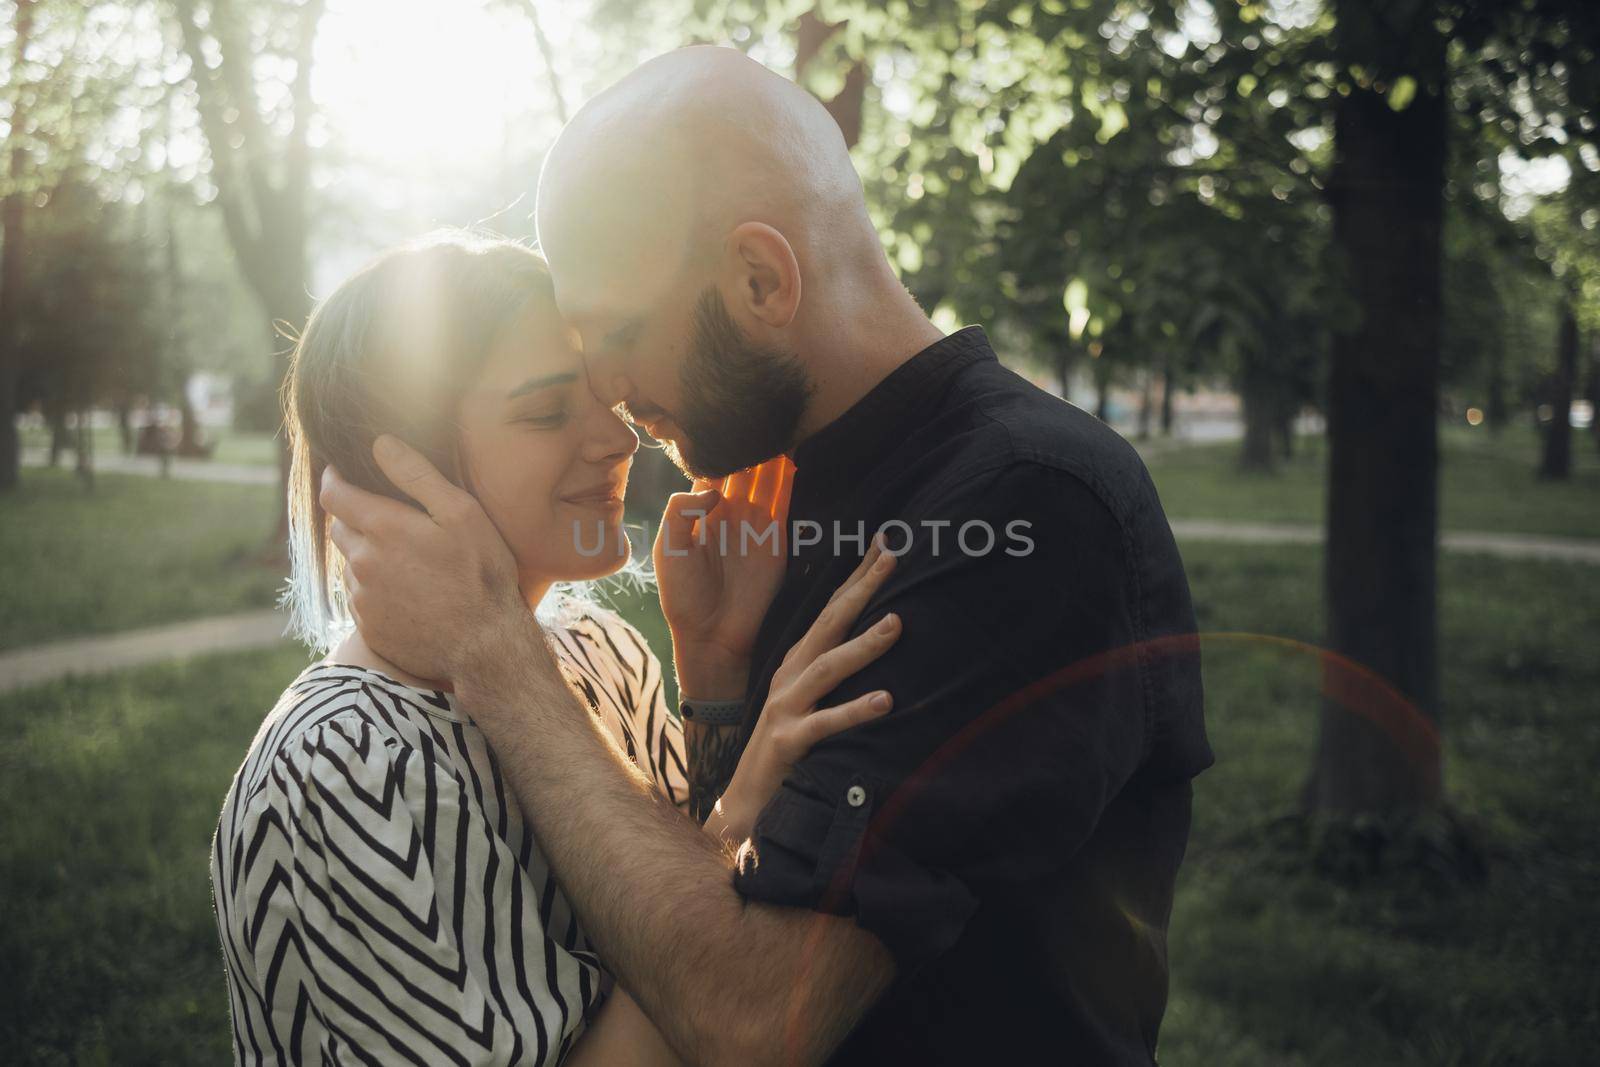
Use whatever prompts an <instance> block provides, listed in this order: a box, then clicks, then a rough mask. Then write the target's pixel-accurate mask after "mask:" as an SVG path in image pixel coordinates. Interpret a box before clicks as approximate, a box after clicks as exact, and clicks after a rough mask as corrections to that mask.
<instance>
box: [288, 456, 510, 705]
mask: <svg viewBox="0 0 1600 1067" xmlns="http://www.w3.org/2000/svg"><path fill="white" fill-rule="evenodd" d="M372 455H373V458H374V459H376V460H377V463H378V466H379V467H380V468H381V469H382V470H383V473H384V474H385V475H387V476H388V478H389V480H390V481H391V482H393V483H394V484H395V486H396V487H397V488H398V489H400V490H401V491H402V492H404V493H405V494H406V495H407V496H409V497H411V498H412V499H413V500H415V501H416V502H417V503H418V504H419V505H421V510H418V509H417V508H413V507H410V506H408V505H406V504H403V503H401V502H400V501H397V500H391V499H389V498H388V497H383V496H379V495H377V494H376V493H369V492H366V491H364V490H361V489H357V488H356V487H355V486H353V485H351V484H350V483H349V482H347V481H345V480H344V479H343V478H341V477H340V476H339V473H338V472H337V471H335V470H334V469H333V468H332V467H329V468H328V469H327V470H326V471H325V472H324V474H323V477H322V492H321V494H320V497H319V499H320V501H321V503H322V507H323V509H324V510H326V511H327V512H328V514H329V515H330V516H331V517H332V523H331V526H330V530H329V533H330V536H331V537H332V538H333V543H334V544H335V545H337V546H338V549H339V551H340V552H341V553H342V554H343V555H344V558H345V563H346V567H345V585H346V588H347V589H348V590H349V594H350V605H351V611H352V612H353V613H354V614H355V616H356V618H357V619H358V620H359V622H360V625H361V636H362V637H363V638H364V639H365V640H366V642H367V644H368V646H370V647H371V648H372V650H373V651H374V652H376V653H377V654H378V655H380V656H382V657H384V658H385V659H387V660H389V661H390V662H391V663H393V664H394V665H395V666H397V667H399V668H400V669H401V670H404V671H407V672H409V673H411V674H414V675H416V676H417V677H419V678H428V679H432V680H435V681H443V682H455V681H456V680H458V679H460V678H461V677H462V675H463V674H464V673H465V672H467V671H469V670H471V669H472V665H473V664H474V663H475V662H477V661H478V660H479V659H480V658H481V657H482V656H484V655H486V654H491V653H489V652H488V650H489V649H491V648H493V647H495V646H496V644H497V643H498V642H500V641H502V639H503V638H504V637H506V636H507V635H509V634H513V633H515V632H517V630H518V629H520V630H521V631H522V632H524V633H530V632H533V620H532V617H531V613H530V611H529V608H528V605H527V603H526V602H525V601H524V600H523V599H522V594H521V592H520V591H519V590H518V587H517V567H516V561H515V560H514V559H513V558H512V556H511V550H510V549H508V548H507V547H506V543H505V541H504V540H503V539H502V538H501V537H500V534H499V532H498V531H497V530H496V529H495V527H494V523H492V522H491V521H490V520H489V516H488V515H486V514H485V513H484V511H483V508H481V507H480V506H479V505H478V502H477V500H475V499H474V498H473V497H472V494H470V493H468V492H466V491H465V490H463V489H460V488H458V487H456V486H454V485H452V484H450V482H449V481H448V480H447V479H446V478H445V477H444V476H443V475H442V474H440V473H439V472H438V471H437V470H435V469H434V467H433V465H432V464H431V463H429V462H428V461H427V460H426V459H424V458H423V457H422V456H421V455H419V454H418V453H417V452H416V451H415V450H414V449H412V448H410V447H408V446H407V445H405V444H403V443H402V442H401V441H399V440H398V439H397V438H394V437H390V436H387V435H385V436H382V437H379V438H378V439H377V441H375V442H373V446H372Z"/></svg>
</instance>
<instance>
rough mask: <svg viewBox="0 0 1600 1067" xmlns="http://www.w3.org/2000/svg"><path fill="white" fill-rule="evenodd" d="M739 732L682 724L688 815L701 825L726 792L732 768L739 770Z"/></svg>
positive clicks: (729, 729) (692, 722)
mask: <svg viewBox="0 0 1600 1067" xmlns="http://www.w3.org/2000/svg"><path fill="white" fill-rule="evenodd" d="M739 737H740V728H739V727H738V726H707V725H706V724H705V723H699V722H694V721H693V720H691V721H689V722H686V723H684V724H683V748H684V754H685V759H686V760H687V762H688V764H689V768H688V773H689V814H690V815H692V816H693V817H694V821H695V822H699V823H703V822H705V821H706V817H707V816H708V815H710V814H711V809H712V808H714V807H716V805H717V799H718V798H719V797H721V796H722V794H723V793H725V792H727V791H728V783H729V782H730V781H732V780H733V771H734V768H736V767H738V766H739V752H740V749H741V747H742V746H741V745H740V744H739Z"/></svg>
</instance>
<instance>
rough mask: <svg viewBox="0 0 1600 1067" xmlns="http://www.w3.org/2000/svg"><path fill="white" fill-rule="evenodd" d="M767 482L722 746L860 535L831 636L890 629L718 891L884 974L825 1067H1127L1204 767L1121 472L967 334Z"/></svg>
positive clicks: (1160, 582)
mask: <svg viewBox="0 0 1600 1067" xmlns="http://www.w3.org/2000/svg"><path fill="white" fill-rule="evenodd" d="M793 458H794V462H795V467H796V474H795V481H794V488H793V497H792V500H791V505H790V521H791V550H792V554H791V558H790V560H789V565H788V572H787V575H786V577H785V580H784V583H783V586H782V588H781V589H780V590H779V592H778V595H777V598H776V599H775V601H774V602H773V605H772V608H771V610H770V611H769V612H768V614H767V616H766V619H765V621H764V622H763V624H762V628H761V632H760V634H759V636H758V638H757V642H756V652H755V656H756V658H755V661H754V662H755V669H754V671H753V672H752V679H751V689H750V692H749V694H748V714H747V720H746V732H747V736H748V731H749V730H750V729H752V728H753V727H754V715H755V710H756V709H759V708H760V707H761V706H762V704H763V703H764V702H765V699H766V694H767V689H768V686H769V685H770V684H771V680H772V675H773V672H774V671H775V670H776V669H777V667H778V664H779V661H780V660H781V659H782V657H783V654H784V652H785V651H787V650H788V649H789V647H790V646H792V645H793V644H794V643H795V642H796V641H797V640H799V638H800V636H801V635H802V634H803V633H804V632H805V630H806V629H807V628H808V627H809V626H810V625H811V623H812V621H813V620H814V619H815V618H816V616H817V614H818V612H819V611H820V610H821V608H822V606H823V604H824V603H825V602H826V601H827V599H828V597H829V596H830V595H831V594H832V593H833V591H834V590H835V589H836V588H838V586H839V585H840V583H842V582H843V581H844V579H845V578H846V577H847V576H848V575H849V574H850V572H851V571H852V570H853V569H854V567H855V565H856V563H857V562H858V561H859V560H860V558H861V554H862V552H863V551H864V549H865V547H866V544H867V541H868V539H869V538H870V537H871V535H872V533H873V532H874V531H876V530H879V529H883V530H884V532H885V535H886V537H887V538H888V543H889V547H890V549H891V550H893V551H895V552H896V553H897V554H898V555H900V559H899V561H898V564H897V566H896V569H895V571H894V573H893V574H892V575H891V576H890V578H889V580H888V582H887V583H886V584H885V586H884V588H883V589H882V590H881V591H880V592H879V594H878V595H877V596H876V597H875V598H874V601H873V603H872V604H870V605H869V606H868V608H867V610H866V611H865V612H864V613H863V614H862V616H861V619H860V620H859V622H858V623H857V624H856V629H855V631H854V633H859V632H861V631H862V630H865V629H866V628H867V627H869V626H871V625H872V624H873V623H875V622H876V621H877V620H878V619H880V618H881V617H882V616H883V615H884V614H885V613H887V612H889V611H895V612H898V613H899V614H900V617H901V619H902V621H903V627H904V628H903V631H902V634H901V637H900V639H899V641H898V643H897V644H896V645H895V647H894V648H893V649H892V650H891V651H890V652H889V653H888V654H887V655H886V656H884V657H883V658H882V659H880V660H879V661H878V662H876V663H874V664H872V665H871V666H869V667H868V668H867V669H865V670H864V671H862V672H861V673H860V674H858V675H856V676H855V677H853V678H851V679H850V680H849V681H848V682H846V683H845V684H844V685H843V686H841V687H840V688H839V689H838V690H837V691H836V692H835V693H834V694H833V695H832V696H831V697H830V698H829V699H828V700H826V701H824V702H823V706H831V705H832V704H835V703H839V702H842V701H844V700H847V699H850V698H851V697H854V696H857V695H860V694H862V693H865V692H869V691H871V690H874V689H879V688H883V689H888V690H889V691H890V692H891V693H893V694H894V700H895V704H894V708H893V710H892V711H891V712H890V713H889V714H888V715H886V716H885V717H883V718H881V719H877V720H874V721H872V722H870V723H867V724H866V725H864V726H861V727H858V728H856V729H853V730H849V731H846V732H845V733H843V734H839V735H837V736H835V737H833V738H830V739H828V740H827V741H825V742H823V743H822V744H819V745H818V746H816V748H815V749H813V750H812V752H811V753H810V755H809V756H807V757H806V758H805V759H804V760H803V761H802V762H801V763H800V764H799V765H798V766H797V767H796V769H795V771H794V773H793V774H792V775H791V776H790V777H789V779H788V780H787V781H785V783H784V785H783V788H782V789H781V790H780V791H779V793H778V794H777V796H775V797H774V798H773V800H772V802H771V803H770V804H769V805H768V806H767V808H766V809H765V810H764V811H763V812H762V813H761V817H760V819H759V821H758V822H757V825H756V831H755V835H754V838H753V842H754V849H753V855H752V856H750V857H748V858H747V860H746V862H745V863H744V864H743V865H742V866H741V869H740V871H739V872H738V873H737V874H736V876H735V884H736V886H737V888H738V889H739V891H740V892H741V893H742V894H744V895H745V896H746V897H747V898H749V899H753V900H762V901H768V902H772V903H778V904H786V905H794V906H800V907H809V908H812V909H815V910H819V911H824V912H830V913H835V914H841V915H850V916H853V917H854V918H855V920H856V922H857V923H859V924H860V925H861V926H862V927H863V928H864V929H866V930H869V931H871V932H872V933H873V934H874V935H876V936H877V937H878V938H879V939H880V940H881V941H882V942H883V943H884V944H885V945H886V946H887V947H888V948H889V950H890V951H891V952H892V953H893V955H894V957H895V961H896V965H897V977H896V980H895V983H894V985H893V986H892V987H891V988H890V990H889V991H888V992H887V993H886V994H885V996H884V997H883V998H882V999H881V1000H880V1001H879V1002H878V1003H877V1005H875V1006H874V1007H873V1009H872V1010H871V1011H870V1012H869V1013H868V1015H867V1016H866V1017H865V1018H864V1019H863V1020H862V1021H861V1023H860V1024H859V1025H858V1026H857V1028H856V1029H855V1031H854V1032H853V1033H852V1034H851V1035H850V1037H849V1038H847V1039H846V1041H845V1043H844V1044H843V1046H841V1048H840V1049H839V1050H838V1053H837V1055H836V1057H835V1061H834V1062H837V1063H871V1064H880V1063H890V1062H896V1063H897V1062H907V1063H961V1064H971V1063H988V1062H1035V1063H1037V1062H1062V1063H1068V1062H1070V1063H1084V1064H1124V1063H1142V1064H1148V1063H1151V1062H1153V1060H1154V1053H1155V1045H1156V1033H1157V1029H1158V1027H1159V1025H1160V1022H1161V1015H1162V1012H1163V1010H1164V1009H1165V1006H1166V998H1167V951H1166V929H1167V920H1168V916H1169V915H1170V913H1171V909H1172V894H1173V884H1174V881H1175V879H1176V876H1177V871H1178V865H1179V863H1180V862H1181V860H1182V858H1183V852H1184V846H1185V844H1186V842H1187V839H1188V833H1189V809H1190V799H1191V795H1192V791H1191V786H1190V779H1191V778H1192V777H1193V776H1194V775H1196V774H1198V773H1199V772H1200V771H1201V770H1203V769H1205V768H1206V767H1207V766H1209V765H1210V763H1211V761H1212V756H1211V751H1210V748H1209V747H1208V745H1207V742H1206V737H1205V728H1204V723H1203V718H1202V713H1201V687H1200V664H1199V656H1198V640H1197V638H1196V636H1195V619H1194V610H1193V607H1192V606H1191V604H1190V600H1189V588H1188V582H1187V580H1186V579H1185V577H1184V573H1183V564H1182V561H1181V560H1180V559H1179V557H1178V550H1177V546H1176V545H1175V544H1174V542H1173V539H1172V532H1171V530H1170V528H1169V527H1168V525H1167V522H1166V517H1165V516H1164V514H1163V513H1162V510H1161V505H1160V502H1159V501H1158V500H1157V498H1156V492H1155V488H1154V486H1153V485H1152V484H1151V482H1150V478H1149V475H1148V473H1147V472H1146V471H1145V468H1144V465H1143V463H1142V462H1141V461H1140V459H1139V457H1138V455H1137V454H1136V453H1135V452H1134V450H1133V449H1132V448H1131V447H1130V446H1129V445H1128V444H1127V443H1126V442H1125V441H1123V440H1122V438H1120V437H1118V436H1117V435H1116V434H1115V433H1114V432H1112V431H1111V430H1110V429H1108V428H1107V427H1106V426H1104V425H1103V424H1102V423H1101V422H1099V421H1098V420H1097V419H1095V418H1094V417H1093V416H1091V415H1088V414H1086V413H1084V412H1083V411H1081V410H1079V409H1077V408H1075V407H1073V406H1071V405H1070V404H1067V403H1065V402H1063V401H1061V400H1059V399H1057V398H1056V397H1053V396H1051V395H1049V394H1048V393H1045V392H1044V391H1042V390H1040V389H1037V388H1035V387H1034V386H1032V385H1030V384H1028V383H1027V382H1026V381H1024V380H1023V379H1022V378H1020V377H1018V376H1017V375H1016V374H1014V373H1012V372H1011V371H1009V370H1007V369H1006V368H1004V367H1003V366H1002V365H1001V364H1000V362H999V361H998V360H997V359H996V358H995V354H994V351H993V350H992V349H991V348H990V347H989V343H988V340H987V338H986V337H985V336H984V333H983V331H982V330H981V329H979V328H977V327H969V328H967V329H965V330H962V331H960V332H958V333H956V334H953V335H951V336H949V337H946V338H944V339H943V340H941V341H939V342H937V343H935V344H933V345H931V346H930V347H929V348H927V349H925V350H924V351H923V352H921V353H919V354H918V355H916V356H915V357H913V358H912V359H911V360H909V361H908V362H906V363H905V364H903V365H901V366H900V367H899V368H897V369H896V370H895V371H893V372H892V373H891V374H890V375H889V376H888V377H887V378H885V379H884V380H883V381H882V382H881V383H880V384H879V385H878V386H877V387H875V388H874V389H873V390H872V391H871V392H870V393H868V394H867V395H866V396H865V397H864V398H863V399H862V400H861V401H860V402H859V403H857V404H856V405H855V406H854V407H853V408H851V409H850V410H849V411H848V412H846V413H845V414H844V415H843V416H842V417H840V418H839V419H838V420H836V421H835V422H833V423H832V424H830V425H829V426H827V427H825V428H824V429H823V430H821V431H820V432H819V433H817V434H816V435H814V436H813V437H811V438H810V439H808V440H806V441H805V442H804V443H803V444H801V445H800V446H799V447H798V448H797V449H796V450H795V453H794V457H793ZM776 1024H778V1023H776V1022H775V1025H776ZM800 1025H804V1022H803V1021H802V1022H801V1024H800Z"/></svg>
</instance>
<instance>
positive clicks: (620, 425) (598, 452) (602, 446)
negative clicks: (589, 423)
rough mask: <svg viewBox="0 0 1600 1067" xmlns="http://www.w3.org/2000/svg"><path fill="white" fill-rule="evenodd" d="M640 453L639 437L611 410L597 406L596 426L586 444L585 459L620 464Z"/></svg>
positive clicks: (594, 425)
mask: <svg viewBox="0 0 1600 1067" xmlns="http://www.w3.org/2000/svg"><path fill="white" fill-rule="evenodd" d="M637 451H639V435H638V434H636V433H634V431H633V427H632V426H629V425H628V424H627V423H626V422H624V421H623V420H622V417H621V416H619V415H618V414H617V413H616V412H615V411H612V410H611V409H610V408H605V407H600V406H599V405H598V404H597V405H595V414H594V424H593V429H592V430H591V432H590V434H589V437H588V440H587V441H585V442H584V449H583V458H584V459H586V460H588V461H589V462H590V463H620V462H621V461H622V460H625V459H627V458H628V457H629V456H631V455H633V454H634V453H635V452H637Z"/></svg>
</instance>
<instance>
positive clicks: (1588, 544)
mask: <svg viewBox="0 0 1600 1067" xmlns="http://www.w3.org/2000/svg"><path fill="white" fill-rule="evenodd" d="M1172 532H1173V534H1175V535H1176V536H1177V538H1178V540H1180V541H1228V542H1235V543H1240V544H1256V545H1291V544H1293V545H1315V544H1321V543H1322V527H1320V526H1311V525H1307V524H1299V523H1268V522H1230V521H1227V520H1224V519H1174V520H1173V522H1172ZM1439 545H1440V547H1442V548H1443V549H1444V550H1445V551H1447V552H1477V553H1481V554H1483V555H1488V556H1499V557H1501V558H1502V559H1545V560H1556V561H1562V562H1569V563H1592V564H1596V565H1600V540H1586V539H1582V538H1577V537H1544V536H1540V535H1536V534H1502V533H1475V532H1470V531H1452V530H1446V531H1445V532H1444V533H1442V534H1440V535H1439Z"/></svg>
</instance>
